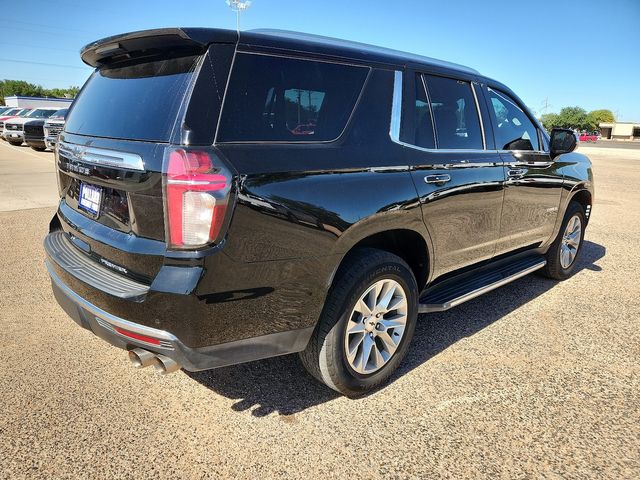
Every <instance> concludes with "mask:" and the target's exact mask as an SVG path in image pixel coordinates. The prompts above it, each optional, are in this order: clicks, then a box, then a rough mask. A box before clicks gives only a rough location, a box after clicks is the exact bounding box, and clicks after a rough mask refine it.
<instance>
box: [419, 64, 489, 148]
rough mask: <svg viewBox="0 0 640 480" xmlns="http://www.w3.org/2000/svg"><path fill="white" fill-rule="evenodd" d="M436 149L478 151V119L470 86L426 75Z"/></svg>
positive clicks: (462, 82)
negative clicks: (434, 129)
mask: <svg viewBox="0 0 640 480" xmlns="http://www.w3.org/2000/svg"><path fill="white" fill-rule="evenodd" d="M425 80H426V83H427V89H428V91H429V98H430V100H431V109H432V111H433V119H434V124H435V128H436V140H437V144H438V148H442V149H463V150H469V149H474V150H482V149H483V148H484V143H483V140H482V128H481V127H480V117H479V116H478V109H477V105H476V101H475V96H474V94H473V91H472V90H471V84H470V83H469V82H466V81H462V80H456V79H452V78H444V77H437V76H433V75H426V76H425Z"/></svg>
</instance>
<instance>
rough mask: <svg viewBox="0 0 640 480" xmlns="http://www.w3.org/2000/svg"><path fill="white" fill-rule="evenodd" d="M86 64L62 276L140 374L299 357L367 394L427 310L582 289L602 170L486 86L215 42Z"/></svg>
mask: <svg viewBox="0 0 640 480" xmlns="http://www.w3.org/2000/svg"><path fill="white" fill-rule="evenodd" d="M114 45H115V46H117V48H115V47H114ZM81 55H82V60H83V61H84V62H85V63H86V64H88V65H90V66H92V67H94V68H95V71H94V73H93V74H92V75H91V77H90V78H89V79H88V80H87V82H86V83H85V85H84V86H83V88H82V90H81V93H80V94H79V96H78V98H77V99H76V100H75V103H74V106H73V108H72V109H71V111H70V114H69V117H68V118H67V122H66V125H65V128H64V131H63V132H62V133H61V134H60V137H59V140H58V145H57V147H56V169H57V170H56V174H57V179H58V182H57V184H58V189H59V194H60V202H59V205H58V210H57V212H56V214H55V216H54V217H53V218H52V220H51V222H50V225H49V229H50V231H49V234H48V235H47V237H46V238H45V241H44V249H45V252H46V266H47V269H48V271H49V274H50V277H51V282H52V286H53V291H54V294H55V298H56V300H57V301H58V303H59V304H60V305H61V307H62V308H63V309H64V310H65V311H66V312H67V313H68V314H69V316H70V317H71V318H72V319H73V320H74V321H75V322H76V323H77V324H78V325H80V326H82V327H83V328H86V329H88V330H90V331H92V332H93V333H94V334H95V335H97V336H98V337H100V338H101V339H103V340H105V341H107V342H110V343H111V344H113V345H115V346H117V347H120V348H123V349H124V350H126V351H127V355H128V357H129V359H130V360H131V362H132V364H133V365H134V366H136V367H147V366H150V365H153V366H154V367H155V368H156V369H157V370H158V371H160V372H161V373H171V372H174V371H177V370H179V369H180V368H181V367H182V368H184V369H186V370H189V371H197V370H205V369H210V368H216V367H222V366H226V365H231V364H237V363H242V362H248V361H252V360H258V359H261V358H266V357H272V356H276V355H284V354H289V353H295V352H299V353H300V357H301V359H302V363H303V364H304V366H305V367H306V368H307V370H308V371H309V372H310V373H311V374H312V375H313V376H315V377H316V378H317V379H318V380H320V381H321V382H324V383H325V384H326V385H328V386H329V387H331V388H333V389H335V390H337V391H339V392H341V393H344V394H346V395H354V396H355V395H361V394H363V393H366V392H368V391H371V390H373V389H375V388H378V387H379V386H380V385H382V384H383V383H384V382H385V381H386V380H387V379H388V378H389V376H390V375H391V374H392V373H393V371H394V370H395V369H396V368H397V367H398V365H399V364H400V362H401V361H402V359H403V357H404V356H405V354H406V353H407V351H408V348H409V344H410V342H411V337H412V336H413V333H414V329H415V326H416V322H417V317H418V314H419V313H430V312H441V311H444V310H447V309H449V308H452V307H455V306H456V305H459V304H461V303H463V302H465V301H467V300H471V299H473V298H476V297H477V296H479V295H481V294H483V293H485V292H488V291H491V290H493V289H496V288H498V287H500V286H502V285H505V284H507V283H509V282H511V281H513V280H516V279H518V278H521V277H523V276H524V275H527V274H529V273H531V272H534V271H541V272H544V274H545V275H547V276H548V277H550V278H553V279H557V280H563V279H566V278H568V277H570V276H571V275H572V274H573V273H574V272H575V271H576V268H577V264H578V263H579V262H578V261H577V260H578V258H579V257H578V255H579V253H580V251H581V247H582V245H583V239H584V232H585V229H586V227H587V223H588V221H589V216H590V212H591V203H592V198H593V191H594V187H593V175H592V170H591V162H590V161H589V159H588V158H587V157H586V156H584V155H582V154H580V153H577V152H574V151H573V150H574V149H575V147H576V139H575V137H574V136H573V131H571V130H563V129H554V130H553V131H552V132H551V135H550V136H549V135H547V133H546V132H545V131H544V129H543V127H542V125H541V124H540V123H539V122H538V120H536V118H535V117H534V116H533V115H532V114H531V112H530V111H529V110H528V109H527V108H526V106H525V105H524V104H523V103H522V101H521V100H520V99H519V98H518V97H517V96H516V94H515V93H514V92H513V91H511V90H510V89H509V87H507V86H506V85H504V84H502V83H500V82H498V81H496V80H493V79H491V78H488V77H485V76H483V75H481V74H480V73H479V72H477V71H476V70H473V69H471V68H468V67H464V66H461V65H455V64H452V63H449V62H445V61H440V60H434V59H431V58H426V57H420V56H417V55H412V54H406V53H402V52H397V51H392V50H387V49H383V48H380V47H373V46H367V45H363V44H356V43H352V42H346V41H342V40H337V39H327V38H325V37H318V36H313V35H305V34H301V33H294V32H279V31H250V32H244V31H243V32H239V33H238V32H236V31H229V30H219V29H206V28H194V29H189V28H183V29H177V28H174V29H161V30H151V31H142V32H133V33H129V34H125V35H120V36H114V37H110V38H107V39H104V40H102V41H97V42H95V43H92V44H90V45H88V46H86V47H85V48H84V49H83V50H82V53H81ZM212 78H214V79H216V81H215V82H213V81H212ZM220 86H223V87H220ZM219 88H222V89H223V90H224V91H221V90H218V89H219ZM134 98H140V101H135V102H132V100H131V99H134ZM141 119H144V121H141ZM311 119H317V120H316V123H317V124H316V125H315V126H314V128H313V129H310V128H308V127H305V128H304V129H299V130H298V131H295V130H296V128H298V127H299V126H300V125H309V123H310V120H311ZM303 130H304V134H300V132H301V131H303ZM8 228H10V226H9V227H8ZM569 287H570V286H568V287H567V289H566V290H569V289H570V288H569ZM513 295H514V293H513V292H512V291H510V289H508V288H506V289H503V290H502V292H501V295H499V296H496V297H495V298H496V299H499V298H500V297H501V296H502V297H505V301H506V304H507V305H508V304H509V302H513V298H506V297H512V296H513ZM569 295H570V294H569ZM568 302H570V300H568ZM569 304H570V303H568V305H569ZM69 354H71V353H69ZM280 365H282V364H280ZM452 368H455V366H452ZM373 418H375V412H373Z"/></svg>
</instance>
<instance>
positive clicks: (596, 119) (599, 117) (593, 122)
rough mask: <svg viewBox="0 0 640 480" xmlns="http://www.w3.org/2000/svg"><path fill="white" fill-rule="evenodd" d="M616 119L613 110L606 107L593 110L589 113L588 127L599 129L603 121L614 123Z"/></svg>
mask: <svg viewBox="0 0 640 480" xmlns="http://www.w3.org/2000/svg"><path fill="white" fill-rule="evenodd" d="M615 121H616V118H615V116H614V115H613V112H612V111H611V110H607V109H605V108H603V109H600V110H592V111H591V112H589V113H588V114H587V124H588V126H587V128H588V129H589V130H597V129H598V127H599V126H600V124H601V123H613V122H615Z"/></svg>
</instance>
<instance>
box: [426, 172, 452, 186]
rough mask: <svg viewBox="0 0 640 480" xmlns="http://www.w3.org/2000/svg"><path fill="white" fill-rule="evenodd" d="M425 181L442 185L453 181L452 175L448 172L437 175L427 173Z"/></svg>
mask: <svg viewBox="0 0 640 480" xmlns="http://www.w3.org/2000/svg"><path fill="white" fill-rule="evenodd" d="M424 181H425V183H436V184H440V185H442V184H443V183H447V182H450V181H451V175H449V174H446V173H439V174H436V175H427V176H426V177H424Z"/></svg>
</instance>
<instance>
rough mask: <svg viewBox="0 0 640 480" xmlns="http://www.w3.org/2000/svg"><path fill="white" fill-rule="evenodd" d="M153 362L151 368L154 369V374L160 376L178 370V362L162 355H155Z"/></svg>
mask: <svg viewBox="0 0 640 480" xmlns="http://www.w3.org/2000/svg"><path fill="white" fill-rule="evenodd" d="M154 360H155V362H154V364H153V368H155V370H156V372H158V373H159V374H160V375H168V374H170V373H173V372H177V371H178V370H180V364H179V363H178V362H176V361H175V360H173V359H171V358H169V357H166V356H164V355H159V354H158V355H155V357H154Z"/></svg>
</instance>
